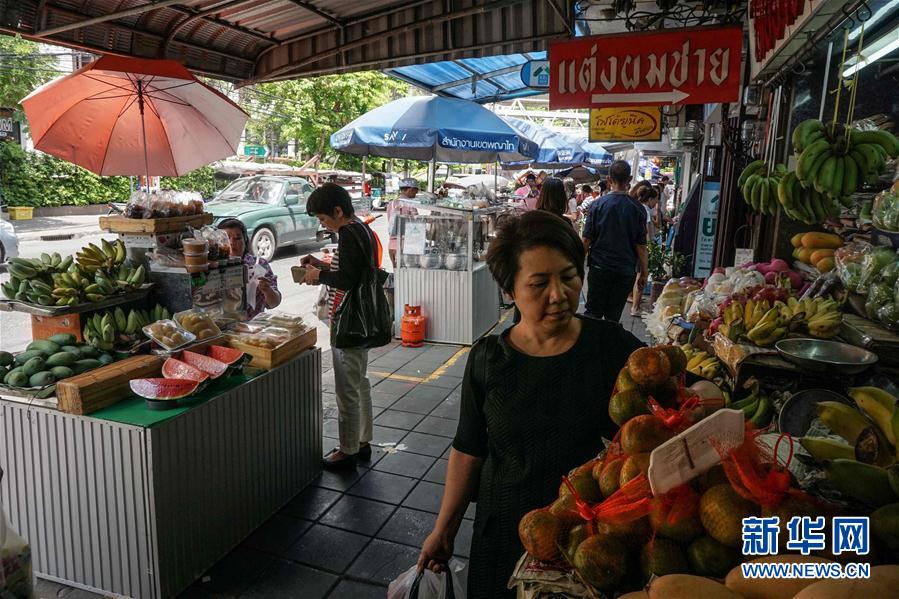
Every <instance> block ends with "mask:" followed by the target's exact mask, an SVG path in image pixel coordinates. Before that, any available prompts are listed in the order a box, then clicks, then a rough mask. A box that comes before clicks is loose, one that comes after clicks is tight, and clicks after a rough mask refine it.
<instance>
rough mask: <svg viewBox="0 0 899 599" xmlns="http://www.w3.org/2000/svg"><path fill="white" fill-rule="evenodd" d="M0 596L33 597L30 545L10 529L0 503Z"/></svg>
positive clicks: (0, 471) (14, 597) (17, 598)
mask: <svg viewBox="0 0 899 599" xmlns="http://www.w3.org/2000/svg"><path fill="white" fill-rule="evenodd" d="M2 478H3V471H2V470H0V479H2ZM0 597H3V599H30V598H31V597H34V576H33V575H32V572H31V547H29V546H28V542H27V541H25V539H23V538H22V537H20V536H19V535H18V534H17V533H16V531H15V530H13V529H12V527H11V526H10V524H9V521H8V520H7V519H6V511H5V510H4V509H3V505H2V504H0Z"/></svg>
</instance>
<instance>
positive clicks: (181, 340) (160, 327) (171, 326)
mask: <svg viewBox="0 0 899 599" xmlns="http://www.w3.org/2000/svg"><path fill="white" fill-rule="evenodd" d="M143 331H144V334H145V335H146V336H147V337H149V338H150V339H152V340H153V341H155V342H156V343H158V344H159V345H161V346H162V347H163V348H165V349H167V350H169V351H172V350H175V349H178V348H179V347H181V346H183V345H187V344H188V343H191V342H193V341H195V340H196V336H195V335H194V334H193V333H190V332H188V331H185V330H184V329H182V328H181V327H179V326H178V323H176V322H175V321H173V320H157V321H156V322H154V323H151V324H148V325H147V326H145V327H144V328H143Z"/></svg>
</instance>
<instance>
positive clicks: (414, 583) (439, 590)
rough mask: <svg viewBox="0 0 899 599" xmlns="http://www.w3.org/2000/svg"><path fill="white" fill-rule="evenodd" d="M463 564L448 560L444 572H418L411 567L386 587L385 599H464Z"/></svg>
mask: <svg viewBox="0 0 899 599" xmlns="http://www.w3.org/2000/svg"><path fill="white" fill-rule="evenodd" d="M466 584H467V578H466V573H465V564H463V563H462V562H460V561H458V560H454V559H453V560H450V562H449V568H448V569H447V571H446V572H443V573H441V574H437V573H436V572H432V571H431V570H427V569H425V570H422V571H421V572H419V571H418V566H412V567H411V568H409V569H408V570H406V571H405V572H403V573H402V574H400V575H399V576H397V577H396V580H394V581H393V582H391V583H390V586H389V587H387V599H466V596H467V593H466Z"/></svg>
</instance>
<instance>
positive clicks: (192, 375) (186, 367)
mask: <svg viewBox="0 0 899 599" xmlns="http://www.w3.org/2000/svg"><path fill="white" fill-rule="evenodd" d="M162 376H164V377H165V378H167V379H188V380H191V381H197V382H198V383H201V382H203V381H205V380H206V379H207V378H209V375H208V374H206V373H205V372H203V371H201V370H200V369H198V368H196V367H195V366H191V365H190V364H188V363H187V362H182V361H181V360H176V359H175V358H168V359H167V360H166V361H165V363H164V364H163V365H162Z"/></svg>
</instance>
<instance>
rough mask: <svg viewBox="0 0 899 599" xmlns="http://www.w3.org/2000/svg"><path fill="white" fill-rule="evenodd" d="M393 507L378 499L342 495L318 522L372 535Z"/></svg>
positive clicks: (382, 523)
mask: <svg viewBox="0 0 899 599" xmlns="http://www.w3.org/2000/svg"><path fill="white" fill-rule="evenodd" d="M395 509H396V506H393V505H389V504H387V503H381V502H380V501H372V500H370V499H364V498H362V497H354V496H352V495H344V496H343V497H341V498H340V501H338V502H337V503H335V504H334V505H333V506H332V507H331V509H330V510H328V512H327V513H326V514H325V515H324V516H322V517H321V520H319V522H321V523H322V524H327V525H328V526H334V527H336V528H342V529H344V530H349V531H352V532H357V533H359V534H364V535H368V536H372V535H374V534H375V533H376V532H377V531H378V529H379V528H381V526H383V525H384V523H385V522H387V519H388V518H390V515H391V514H392V513H393V511H394V510H395Z"/></svg>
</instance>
